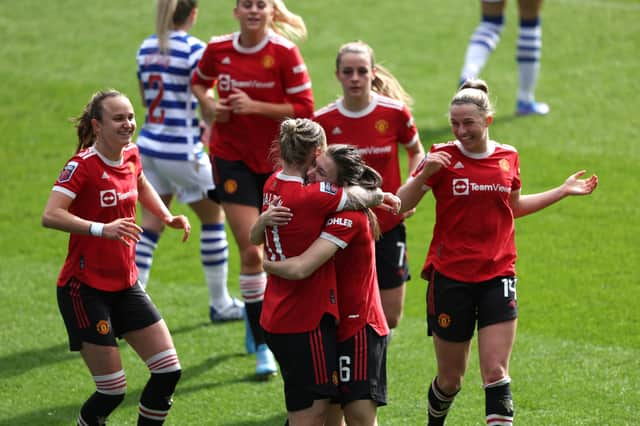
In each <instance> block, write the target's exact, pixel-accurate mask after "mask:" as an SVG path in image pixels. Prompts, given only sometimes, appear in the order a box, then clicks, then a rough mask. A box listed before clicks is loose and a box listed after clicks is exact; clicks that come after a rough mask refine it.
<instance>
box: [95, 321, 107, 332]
mask: <svg viewBox="0 0 640 426" xmlns="http://www.w3.org/2000/svg"><path fill="white" fill-rule="evenodd" d="M96 330H97V331H98V333H99V334H102V335H103V336H104V335H105V334H109V330H110V327H109V322H108V321H105V320H100V321H98V324H96Z"/></svg>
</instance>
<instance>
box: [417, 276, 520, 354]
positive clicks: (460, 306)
mask: <svg viewBox="0 0 640 426" xmlns="http://www.w3.org/2000/svg"><path fill="white" fill-rule="evenodd" d="M517 281H518V279H517V278H516V277H496V278H493V279H491V280H489V281H483V282H479V283H465V282H460V281H455V280H452V279H450V278H447V277H445V276H444V275H442V274H440V273H438V272H437V271H435V270H433V271H432V274H431V279H430V280H429V286H428V288H427V322H428V324H429V335H431V333H432V332H433V333H435V334H436V335H437V336H438V337H440V338H441V339H444V340H448V341H451V342H466V341H467V340H471V338H472V337H473V332H474V327H475V325H476V322H477V324H478V330H479V329H481V328H483V327H486V326H488V325H491V324H496V323H500V322H505V321H510V320H513V319H516V318H517V317H518V306H517V302H516V282H517Z"/></svg>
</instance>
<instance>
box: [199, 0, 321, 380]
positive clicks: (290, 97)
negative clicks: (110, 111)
mask: <svg viewBox="0 0 640 426" xmlns="http://www.w3.org/2000/svg"><path fill="white" fill-rule="evenodd" d="M233 12H234V16H235V17H236V19H237V20H238V22H239V24H240V31H239V32H236V33H233V34H228V35H223V36H219V37H214V38H213V39H211V41H210V42H209V44H208V45H207V48H206V50H205V52H204V54H203V56H202V59H201V60H200V63H199V65H198V68H197V71H196V74H194V76H193V79H192V88H193V92H194V94H195V95H196V97H197V98H198V100H199V101H200V106H201V108H202V112H203V116H204V118H205V119H206V120H208V121H209V122H211V123H213V129H212V136H211V155H212V158H213V166H214V180H215V183H216V194H217V196H218V198H219V199H220V201H221V203H222V207H223V209H224V212H225V214H226V217H227V220H228V222H229V225H230V227H231V230H232V232H233V236H234V237H235V240H236V243H237V245H238V248H239V250H240V291H241V292H242V295H243V298H244V302H245V308H246V312H247V316H248V320H249V323H250V325H251V328H250V330H251V331H252V332H253V337H254V339H255V345H256V348H257V358H256V373H257V374H258V375H259V376H268V375H271V374H273V373H275V372H276V365H275V362H274V361H273V357H272V356H271V354H270V353H269V349H268V348H267V346H266V345H265V344H264V336H263V332H262V330H261V329H260V324H259V318H260V311H261V309H262V299H263V297H264V290H265V285H266V283H267V277H266V274H265V273H264V271H263V270H262V249H261V248H260V247H257V246H254V245H253V244H251V242H250V241H249V232H250V228H251V226H252V225H253V224H254V222H255V221H256V219H257V218H258V215H259V214H260V209H261V206H262V188H263V186H264V183H265V181H266V179H267V178H268V177H269V175H270V174H271V172H272V171H273V164H272V163H271V161H269V155H268V154H269V149H270V146H271V143H272V142H273V141H274V140H275V139H276V138H277V136H278V126H279V123H280V121H281V120H282V119H283V118H285V117H310V116H311V114H312V113H313V96H312V93H311V80H310V78H309V74H308V73H307V69H306V67H305V64H304V61H303V60H302V57H301V55H300V52H299V51H298V48H297V47H296V45H295V44H294V43H293V42H292V41H290V39H289V38H293V39H298V38H303V37H304V36H306V27H305V25H304V22H303V20H302V18H300V17H299V16H297V15H294V14H292V13H291V12H289V11H288V10H287V8H286V7H285V5H284V3H283V2H282V1H281V0H238V1H236V7H235V8H234V11H233ZM213 86H215V88H216V91H217V98H216V99H214V98H212V97H210V96H208V95H207V91H208V89H209V88H211V87H213Z"/></svg>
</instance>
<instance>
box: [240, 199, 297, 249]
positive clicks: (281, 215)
mask: <svg viewBox="0 0 640 426" xmlns="http://www.w3.org/2000/svg"><path fill="white" fill-rule="evenodd" d="M274 201H275V203H274V204H271V205H269V208H268V209H267V210H265V211H264V212H262V213H261V214H260V216H258V220H257V221H256V223H254V224H253V226H252V227H251V232H250V235H249V238H250V240H251V244H255V245H260V244H262V243H264V230H265V229H266V228H267V226H278V225H279V226H282V225H286V224H287V223H289V222H290V221H291V218H292V217H293V213H291V209H290V208H289V207H285V206H282V205H279V204H278V202H279V197H278V198H277V199H276V200H274Z"/></svg>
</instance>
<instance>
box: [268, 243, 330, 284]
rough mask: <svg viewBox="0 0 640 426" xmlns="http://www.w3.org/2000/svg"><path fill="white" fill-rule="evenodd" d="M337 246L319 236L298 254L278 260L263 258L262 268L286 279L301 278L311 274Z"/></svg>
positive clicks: (325, 260) (326, 259)
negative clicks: (272, 260)
mask: <svg viewBox="0 0 640 426" xmlns="http://www.w3.org/2000/svg"><path fill="white" fill-rule="evenodd" d="M338 248H339V247H338V246H337V245H335V244H334V243H332V242H330V241H329V240H325V239H324V238H322V237H320V238H318V239H316V240H315V241H314V242H313V244H311V245H310V246H309V247H307V249H306V250H305V251H304V252H303V253H302V254H301V255H299V256H295V257H290V258H288V259H286V260H282V261H279V262H271V261H269V260H266V259H265V260H263V262H262V266H263V267H264V270H265V271H266V272H267V273H269V274H273V275H277V276H279V277H282V278H285V279H287V280H301V279H304V278H307V277H308V276H309V275H311V274H313V273H314V272H315V271H316V269H318V268H319V267H320V266H322V265H323V264H324V263H326V262H327V261H328V260H329V259H331V257H332V256H333V255H334V254H335V253H336V252H337V251H338Z"/></svg>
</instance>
